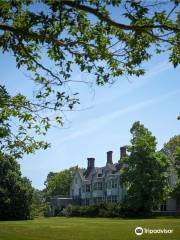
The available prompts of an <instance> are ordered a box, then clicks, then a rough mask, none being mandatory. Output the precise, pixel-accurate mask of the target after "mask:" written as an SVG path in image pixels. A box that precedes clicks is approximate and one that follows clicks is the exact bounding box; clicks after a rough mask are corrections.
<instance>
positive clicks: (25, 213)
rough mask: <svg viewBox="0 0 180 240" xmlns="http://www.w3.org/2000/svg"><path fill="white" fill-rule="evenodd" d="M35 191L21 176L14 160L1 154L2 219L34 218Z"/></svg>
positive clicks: (0, 201) (0, 199)
mask: <svg viewBox="0 0 180 240" xmlns="http://www.w3.org/2000/svg"><path fill="white" fill-rule="evenodd" d="M33 196H34V189H33V188H32V186H31V183H30V181H29V180H28V179H27V178H25V177H22V176H21V173H20V167H19V165H18V164H17V162H16V161H15V160H14V158H12V157H10V156H9V155H4V154H3V153H1V152H0V219H1V220H17V219H30V218H31V217H32V204H33Z"/></svg>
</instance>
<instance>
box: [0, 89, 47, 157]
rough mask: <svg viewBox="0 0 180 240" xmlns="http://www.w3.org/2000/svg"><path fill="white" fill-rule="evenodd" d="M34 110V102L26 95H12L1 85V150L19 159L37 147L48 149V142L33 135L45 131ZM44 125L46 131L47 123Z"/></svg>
mask: <svg viewBox="0 0 180 240" xmlns="http://www.w3.org/2000/svg"><path fill="white" fill-rule="evenodd" d="M33 111H34V110H33V106H32V103H31V102H30V101H28V100H27V98H26V97H24V96H23V95H21V94H17V95H15V96H10V95H9V94H8V93H7V91H6V89H5V87H2V86H0V151H1V152H4V153H6V154H9V155H11V156H13V157H14V158H15V159H17V158H21V157H22V156H23V154H24V153H26V154H28V153H34V151H35V150H37V149H40V148H43V149H46V148H47V147H48V146H49V144H48V143H46V142H44V141H37V140H35V139H34V137H33V135H34V133H36V134H41V133H42V131H43V129H42V128H41V129H40V127H39V124H38V117H37V116H36V114H34V113H33ZM41 121H42V119H41ZM44 127H45V129H44V131H43V133H45V131H46V124H45V125H44ZM28 130H29V131H28ZM30 130H31V131H30Z"/></svg>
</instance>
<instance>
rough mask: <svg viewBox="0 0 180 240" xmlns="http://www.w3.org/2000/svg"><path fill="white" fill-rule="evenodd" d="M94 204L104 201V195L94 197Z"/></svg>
mask: <svg viewBox="0 0 180 240" xmlns="http://www.w3.org/2000/svg"><path fill="white" fill-rule="evenodd" d="M93 201H94V204H99V203H102V202H103V197H95V198H93Z"/></svg>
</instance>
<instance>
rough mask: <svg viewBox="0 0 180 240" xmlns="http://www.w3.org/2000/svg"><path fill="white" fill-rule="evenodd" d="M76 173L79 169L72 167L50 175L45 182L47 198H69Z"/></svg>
mask: <svg viewBox="0 0 180 240" xmlns="http://www.w3.org/2000/svg"><path fill="white" fill-rule="evenodd" d="M76 171H77V167H70V168H69V169H65V170H63V171H61V172H58V173H54V174H52V173H50V174H48V177H47V180H46V181H45V184H46V189H45V192H46V195H47V197H52V196H55V195H63V196H69V194H70V184H71V181H72V178H73V176H74V174H75V172H76Z"/></svg>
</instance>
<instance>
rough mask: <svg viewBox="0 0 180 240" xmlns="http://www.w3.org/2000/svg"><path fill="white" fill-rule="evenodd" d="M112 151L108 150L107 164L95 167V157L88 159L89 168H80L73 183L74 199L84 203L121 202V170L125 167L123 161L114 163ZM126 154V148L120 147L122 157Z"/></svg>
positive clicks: (72, 193)
mask: <svg viewBox="0 0 180 240" xmlns="http://www.w3.org/2000/svg"><path fill="white" fill-rule="evenodd" d="M112 154H113V152H112V151H109V152H107V160H106V165H105V166H104V167H95V158H88V159H87V169H86V170H85V171H82V170H81V169H78V170H77V172H76V174H75V175H74V178H73V180H72V183H71V189H70V195H71V197H72V199H73V200H74V201H75V202H76V203H78V204H82V205H91V204H98V203H102V202H111V203H115V202H120V201H121V199H122V197H123V189H122V186H121V185H120V180H119V171H120V169H121V168H122V167H123V165H122V163H121V161H120V160H119V161H118V162H117V163H113V159H112ZM125 154H126V148H125V147H121V148H120V158H121V157H122V156H124V155H125Z"/></svg>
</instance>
